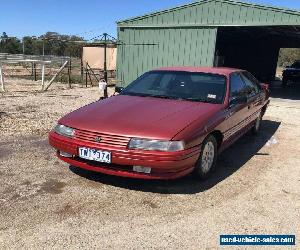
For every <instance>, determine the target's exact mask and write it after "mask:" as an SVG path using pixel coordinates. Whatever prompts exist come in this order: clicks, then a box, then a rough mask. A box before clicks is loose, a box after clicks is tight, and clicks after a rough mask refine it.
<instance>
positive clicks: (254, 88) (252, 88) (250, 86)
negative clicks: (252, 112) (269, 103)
mask: <svg viewBox="0 0 300 250" xmlns="http://www.w3.org/2000/svg"><path fill="white" fill-rule="evenodd" d="M241 77H242V79H243V81H244V82H245V85H246V89H247V94H248V95H249V96H253V95H256V94H257V93H258V92H259V88H258V85H257V84H256V83H254V82H252V81H251V80H250V79H249V77H248V75H247V74H246V73H245V72H242V73H241Z"/></svg>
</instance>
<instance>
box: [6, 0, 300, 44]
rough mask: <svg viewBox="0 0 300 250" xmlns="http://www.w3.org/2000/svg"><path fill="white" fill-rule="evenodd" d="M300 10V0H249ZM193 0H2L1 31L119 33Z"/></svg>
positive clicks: (22, 33) (85, 34)
mask: <svg viewBox="0 0 300 250" xmlns="http://www.w3.org/2000/svg"><path fill="white" fill-rule="evenodd" d="M246 1H247V2H253V3H260V4H267V5H274V6H279V7H286V8H292V9H298V10H300V0H284V1H283V0H246ZM191 2H193V1H192V0H123V1H122V0H112V1H103V0H102V1H101V0H85V1H83V0H72V1H71V0H26V1H24V0H11V1H6V0H2V1H1V14H0V34H2V32H4V31H5V32H6V33H7V35H8V36H16V37H19V38H21V37H23V36H26V35H29V36H33V35H35V36H40V35H42V34H44V33H45V32H47V31H55V32H58V33H61V34H72V35H79V36H82V37H84V38H85V39H87V40H88V39H92V38H94V37H96V36H98V35H100V34H102V33H104V32H107V33H109V34H111V35H112V36H114V37H116V21H117V20H123V19H127V18H130V17H135V16H139V15H143V14H147V13H150V12H154V11H158V10H163V9H166V8H171V7H176V6H179V5H182V4H186V3H191Z"/></svg>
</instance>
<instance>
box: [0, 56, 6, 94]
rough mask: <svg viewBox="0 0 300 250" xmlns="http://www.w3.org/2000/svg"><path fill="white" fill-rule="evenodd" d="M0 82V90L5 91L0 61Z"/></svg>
mask: <svg viewBox="0 0 300 250" xmlns="http://www.w3.org/2000/svg"><path fill="white" fill-rule="evenodd" d="M0 83H1V91H3V92H4V91H5V89H4V77H3V69H2V63H1V62H0Z"/></svg>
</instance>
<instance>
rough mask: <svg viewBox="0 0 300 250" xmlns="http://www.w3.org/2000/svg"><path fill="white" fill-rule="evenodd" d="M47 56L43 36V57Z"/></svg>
mask: <svg viewBox="0 0 300 250" xmlns="http://www.w3.org/2000/svg"><path fill="white" fill-rule="evenodd" d="M44 56H45V38H44V37H43V59H44Z"/></svg>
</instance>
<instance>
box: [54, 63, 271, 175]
mask: <svg viewBox="0 0 300 250" xmlns="http://www.w3.org/2000/svg"><path fill="white" fill-rule="evenodd" d="M157 70H159V71H184V72H201V73H210V74H218V75H222V76H225V77H226V93H225V98H224V102H223V103H222V104H212V103H204V102H192V101H187V100H169V99H160V98H154V97H141V96H128V95H117V96H113V97H110V98H107V99H104V100H101V101H97V102H95V103H92V104H90V105H87V106H84V107H82V108H80V109H78V110H76V111H74V112H71V113H69V114H67V115H66V116H65V117H63V118H62V119H60V120H59V124H62V125H65V126H68V127H71V128H74V129H75V135H74V138H68V137H65V136H62V135H59V134H57V133H56V132H55V131H51V132H50V133H49V143H50V145H52V146H53V147H54V148H55V149H57V151H63V152H66V153H69V154H71V155H73V157H72V158H67V157H63V156H60V155H59V154H58V157H59V158H60V159H62V160H63V161H65V162H67V163H69V164H71V165H74V166H77V167H80V168H84V169H87V170H92V171H96V172H101V173H104V174H111V175H118V176H124V177H132V178H141V179H175V178H179V177H182V176H184V175H187V174H189V173H191V172H192V171H193V169H194V165H195V163H196V162H197V160H198V158H199V154H200V145H201V143H202V141H203V140H204V139H205V138H206V136H208V135H209V134H211V133H216V132H217V133H218V134H219V135H221V140H220V141H219V145H218V146H219V152H221V151H222V150H223V149H224V148H226V147H228V146H229V145H230V144H232V143H233V142H234V141H235V140H236V139H237V138H239V137H240V136H241V135H242V134H243V133H245V132H246V131H247V130H248V129H249V128H250V127H251V125H252V124H253V122H254V121H255V119H256V118H257V117H258V115H259V112H260V110H261V109H263V108H266V105H267V104H268V97H267V95H266V93H265V92H264V90H266V89H265V88H264V89H262V91H261V93H260V95H259V96H258V98H257V99H256V100H252V101H251V100H250V101H249V102H248V103H246V104H245V105H238V106H237V107H234V108H232V109H229V95H230V76H231V74H233V73H239V72H243V71H242V70H239V69H231V68H214V67H164V68H159V69H157ZM259 98H260V99H259ZM258 101H260V102H258ZM254 102H255V103H256V104H255V105H252V104H253V103H254ZM251 105H252V106H251ZM247 106H248V107H250V106H251V107H253V108H252V109H251V111H250V110H249V108H247ZM239 124H242V125H239ZM97 136H99V137H101V138H103V141H100V142H96V141H93V140H92V139H91V138H94V137H97ZM131 138H147V139H157V140H182V141H184V142H185V149H184V150H181V151H176V152H161V151H150V150H149V151H148V150H136V149H129V148H128V147H127V145H128V142H129V140H130V139H131ZM218 139H219V138H218ZM79 147H88V148H92V149H98V150H105V151H109V152H111V155H112V163H111V164H104V163H98V162H93V161H89V160H84V159H81V158H79V157H78V148H79ZM134 165H137V166H145V167H151V169H152V170H151V173H150V174H146V173H138V172H134V171H133V169H132V166H134Z"/></svg>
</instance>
